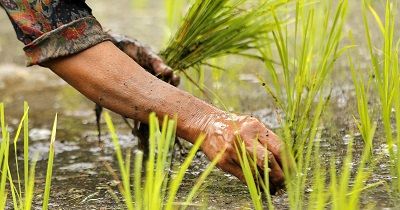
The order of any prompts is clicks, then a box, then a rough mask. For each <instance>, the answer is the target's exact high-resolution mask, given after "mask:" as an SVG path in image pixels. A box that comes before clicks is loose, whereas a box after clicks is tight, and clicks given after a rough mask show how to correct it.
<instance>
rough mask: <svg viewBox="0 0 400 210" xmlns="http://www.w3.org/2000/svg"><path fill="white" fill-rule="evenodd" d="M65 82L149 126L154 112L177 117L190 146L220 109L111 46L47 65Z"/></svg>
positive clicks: (89, 96) (179, 132)
mask: <svg viewBox="0 0 400 210" xmlns="http://www.w3.org/2000/svg"><path fill="white" fill-rule="evenodd" d="M45 66H47V67H49V68H50V69H52V70H53V71H54V72H55V73H56V74H57V75H59V76H60V77H61V78H63V79H64V80H65V81H66V82H68V83H69V84H70V85H72V86H73V87H74V88H76V89H77V90H78V91H80V92H81V93H82V94H84V95H85V96H87V97H88V98H89V99H91V100H92V101H94V102H95V103H98V104H100V105H101V106H104V107H106V108H108V109H110V110H112V111H114V112H116V113H119V114H121V115H124V116H127V117H130V118H132V119H136V120H140V121H143V122H147V120H148V114H149V113H151V112H155V113H156V114H157V116H159V117H160V118H161V117H163V116H164V115H169V116H170V117H174V116H175V115H177V117H178V128H177V133H178V135H179V136H180V137H182V138H185V139H187V140H189V141H191V142H193V141H194V140H195V138H196V137H197V135H199V134H200V133H201V132H202V128H201V125H202V124H203V123H199V121H202V120H203V119H204V116H207V115H208V114H214V113H220V112H222V111H220V110H219V109H217V108H215V107H213V106H211V105H209V104H207V103H205V102H203V101H201V100H199V99H197V98H195V97H193V96H192V95H190V94H188V93H186V92H184V91H182V90H179V89H178V88H175V87H173V86H172V85H170V84H168V83H165V82H163V81H161V80H159V79H157V78H156V77H154V76H152V75H151V74H150V73H147V72H146V71H145V70H144V69H143V68H142V67H140V66H139V65H138V64H137V63H135V62H134V61H133V60H132V59H131V58H130V57H128V56H127V55H126V54H124V53H123V52H122V51H120V50H119V49H118V48H117V47H115V46H114V45H113V44H112V43H111V42H103V43H101V44H98V45H96V46H94V47H92V48H90V49H88V50H85V51H83V52H81V53H79V54H76V55H73V56H69V57H66V58H62V59H57V60H54V61H51V62H48V63H46V64H45Z"/></svg>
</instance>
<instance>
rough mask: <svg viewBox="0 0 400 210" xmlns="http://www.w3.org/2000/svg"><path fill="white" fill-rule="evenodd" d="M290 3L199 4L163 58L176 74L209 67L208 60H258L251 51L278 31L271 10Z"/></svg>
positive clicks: (215, 0) (224, 0) (232, 0)
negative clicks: (227, 57) (232, 56)
mask: <svg viewBox="0 0 400 210" xmlns="http://www.w3.org/2000/svg"><path fill="white" fill-rule="evenodd" d="M288 2H289V1H288V0H273V1H267V2H265V3H259V4H255V5H251V4H249V3H248V2H246V1H244V0H205V1H203V0H196V1H194V3H193V4H192V6H191V7H190V9H189V11H188V12H187V14H186V16H185V17H184V21H183V22H182V24H181V26H180V27H179V29H178V30H177V32H176V33H175V35H174V36H173V37H172V38H171V39H170V42H169V43H168V46H167V47H166V49H165V50H163V51H162V52H161V55H162V56H163V57H164V59H165V61H166V63H167V64H168V65H169V66H171V67H172V69H174V70H177V71H184V70H187V69H189V68H196V67H197V68H198V67H199V66H201V65H210V64H209V63H207V62H208V61H209V59H211V58H216V57H220V56H223V55H227V54H237V55H243V56H247V57H252V58H259V56H255V55H253V54H252V53H249V52H248V51H249V50H254V49H256V48H257V43H259V41H258V40H259V38H260V37H261V36H263V35H264V34H265V33H268V32H270V31H271V30H273V29H274V28H275V23H274V20H273V17H272V16H271V12H270V11H271V9H272V8H273V9H278V8H280V7H281V6H283V5H285V4H287V3H288ZM252 3H253V2H252Z"/></svg>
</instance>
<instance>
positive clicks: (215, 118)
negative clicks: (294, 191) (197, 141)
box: [202, 114, 284, 191]
mask: <svg viewBox="0 0 400 210" xmlns="http://www.w3.org/2000/svg"><path fill="white" fill-rule="evenodd" d="M204 122H205V126H204V127H205V129H204V130H205V132H206V139H205V141H204V143H203V145H202V150H203V152H204V153H205V154H206V155H207V157H208V158H209V159H210V160H212V159H213V158H215V156H216V155H217V154H218V153H219V152H220V151H222V150H223V149H224V148H226V151H225V154H224V155H223V157H222V159H221V161H220V162H219V164H218V166H219V168H221V169H222V170H224V171H226V172H229V173H231V174H233V175H234V176H236V177H237V178H239V179H240V180H241V181H243V182H244V181H245V179H244V175H243V172H242V169H241V167H240V162H239V159H238V155H237V152H236V151H237V150H236V145H239V144H237V143H240V142H238V141H243V142H244V145H245V147H246V151H247V153H248V154H253V155H254V154H255V156H256V157H253V159H256V160H257V166H258V168H259V169H260V170H270V174H269V175H270V184H271V191H275V190H278V189H280V188H282V186H283V181H284V177H283V171H282V167H281V164H280V163H281V158H280V149H281V146H282V142H281V141H280V140H279V138H278V137H277V136H276V135H275V134H274V133H273V132H272V131H270V130H268V129H267V128H266V127H265V126H264V124H262V123H261V122H260V121H259V120H257V119H256V118H253V117H250V116H237V115H234V114H222V115H221V114H218V115H211V116H209V117H208V119H207V120H205V121H204ZM265 155H268V167H269V168H270V169H265V168H264V167H265V165H264V160H265ZM261 173H263V171H261Z"/></svg>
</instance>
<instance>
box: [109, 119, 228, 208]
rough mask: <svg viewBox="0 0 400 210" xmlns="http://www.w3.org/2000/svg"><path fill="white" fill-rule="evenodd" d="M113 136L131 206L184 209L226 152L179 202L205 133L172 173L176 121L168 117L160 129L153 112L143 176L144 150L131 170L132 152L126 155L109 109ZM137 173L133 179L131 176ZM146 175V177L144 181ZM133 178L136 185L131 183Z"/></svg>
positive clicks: (124, 193) (126, 200)
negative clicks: (172, 174)
mask: <svg viewBox="0 0 400 210" xmlns="http://www.w3.org/2000/svg"><path fill="white" fill-rule="evenodd" d="M104 117H105V121H106V123H107V126H108V129H109V132H110V134H111V138H112V141H113V144H114V148H115V151H116V156H117V160H118V164H119V171H120V174H121V179H122V183H121V185H120V186H119V190H120V192H121V194H122V196H123V198H124V203H125V206H126V208H127V209H152V210H153V209H155V210H156V209H167V210H170V209H175V208H177V206H182V208H183V209H185V208H186V206H187V205H190V204H191V202H192V200H193V199H194V198H196V196H197V195H198V191H199V189H200V187H201V185H202V183H203V182H204V181H205V179H206V177H207V176H208V175H209V174H210V173H211V171H212V169H213V168H214V167H215V165H216V164H217V163H218V161H219V160H220V158H221V157H222V154H223V153H222V152H221V153H220V154H218V155H217V157H216V158H215V160H213V161H212V162H211V163H210V164H209V166H208V167H207V168H206V170H205V171H203V173H202V174H201V175H200V177H199V178H198V180H197V182H196V184H195V185H194V186H193V188H192V189H191V191H190V192H189V194H188V195H187V197H186V200H185V201H184V202H181V203H176V194H177V192H178V190H179V187H180V185H181V183H182V180H183V178H184V175H185V173H186V171H187V169H188V168H189V166H190V163H191V162H192V160H193V158H194V157H195V154H196V152H197V151H198V149H199V148H200V146H201V144H202V142H203V140H204V136H200V137H199V138H198V139H197V141H196V143H195V144H194V145H193V147H192V148H191V150H190V151H189V153H188V155H187V157H186V159H185V160H184V162H183V163H182V164H181V165H180V168H179V170H178V171H176V175H175V176H173V177H171V175H170V174H169V172H168V171H169V168H170V167H171V158H172V156H171V150H172V149H173V145H174V144H173V143H174V141H173V140H174V139H175V132H176V123H175V122H176V121H175V120H170V119H168V117H165V118H164V121H163V123H162V127H161V130H160V126H159V122H158V119H157V117H156V115H155V114H154V113H152V114H151V115H150V116H149V126H150V128H149V130H150V132H149V133H150V136H149V145H150V148H149V154H148V160H147V161H146V162H145V168H144V171H145V176H144V177H142V164H143V153H142V152H140V151H138V152H136V155H135V164H134V170H133V172H131V171H130V168H131V163H130V152H129V151H128V153H127V154H126V155H125V158H124V156H123V153H122V150H121V147H120V145H119V141H118V136H117V134H116V131H115V128H114V125H113V123H112V121H111V117H110V115H109V114H108V113H106V114H105V115H104ZM131 175H133V180H131ZM142 179H144V180H143V181H144V182H143V184H142ZM132 182H133V187H132V186H131V183H132Z"/></svg>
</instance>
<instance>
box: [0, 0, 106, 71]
mask: <svg viewBox="0 0 400 210" xmlns="http://www.w3.org/2000/svg"><path fill="white" fill-rule="evenodd" d="M0 5H1V6H2V7H3V8H4V9H5V10H6V12H7V15H8V17H9V18H10V20H11V22H12V24H13V26H14V29H15V31H16V34H17V37H18V39H19V40H20V41H22V42H23V43H24V44H25V47H24V51H25V54H26V56H27V61H28V62H27V63H28V66H31V65H35V64H41V63H43V62H45V61H48V60H52V59H55V58H59V57H63V56H68V55H72V54H76V53H78V52H81V51H83V50H85V49H87V48H90V47H92V46H94V45H96V44H98V43H101V42H103V41H106V40H110V36H109V35H108V34H107V33H106V32H104V31H103V29H102V27H101V25H100V23H99V22H98V21H97V20H96V18H95V17H93V16H92V11H91V9H90V8H89V7H88V6H87V5H86V3H85V1H84V0H0Z"/></svg>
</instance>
